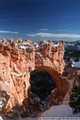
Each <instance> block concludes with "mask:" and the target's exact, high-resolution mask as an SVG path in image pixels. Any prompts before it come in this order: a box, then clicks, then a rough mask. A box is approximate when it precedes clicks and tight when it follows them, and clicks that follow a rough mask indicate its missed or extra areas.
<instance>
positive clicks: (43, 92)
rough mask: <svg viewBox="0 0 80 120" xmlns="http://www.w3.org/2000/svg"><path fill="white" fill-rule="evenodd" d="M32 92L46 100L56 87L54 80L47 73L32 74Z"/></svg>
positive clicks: (38, 71)
mask: <svg viewBox="0 0 80 120" xmlns="http://www.w3.org/2000/svg"><path fill="white" fill-rule="evenodd" d="M30 84H31V92H32V93H34V94H36V95H37V96H38V97H39V98H40V99H41V100H45V99H46V98H47V97H48V96H49V95H50V92H51V91H52V90H53V89H54V88H55V87H56V85H55V83H54V80H53V78H52V77H51V76H50V75H49V74H48V73H47V72H45V71H40V70H37V71H36V70H35V71H32V72H31V74H30Z"/></svg>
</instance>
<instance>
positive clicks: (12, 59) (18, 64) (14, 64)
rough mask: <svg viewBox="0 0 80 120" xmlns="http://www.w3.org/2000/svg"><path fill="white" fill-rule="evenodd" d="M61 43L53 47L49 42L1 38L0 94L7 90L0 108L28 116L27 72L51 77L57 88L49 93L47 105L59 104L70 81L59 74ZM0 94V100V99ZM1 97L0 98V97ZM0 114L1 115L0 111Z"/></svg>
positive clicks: (61, 69)
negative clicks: (42, 73) (36, 71)
mask: <svg viewBox="0 0 80 120" xmlns="http://www.w3.org/2000/svg"><path fill="white" fill-rule="evenodd" d="M63 57H64V42H63V41H59V42H58V43H56V44H54V43H53V42H51V41H43V42H41V43H39V44H38V43H36V42H34V43H33V42H32V41H30V40H25V41H22V39H18V40H13V39H11V40H8V41H7V40H4V39H0V91H3V94H4V91H6V94H7V96H8V97H7V98H8V100H7V98H5V99H6V101H7V103H6V106H5V107H4V105H3V106H1V108H3V109H4V111H5V110H6V112H8V111H10V110H11V109H13V108H16V109H18V110H20V109H24V107H25V110H24V111H26V114H27V113H28V101H29V98H30V83H29V79H30V72H31V71H33V70H45V71H47V72H48V73H49V74H50V75H51V76H52V77H53V78H54V81H55V84H56V89H54V90H53V91H52V92H51V99H50V105H54V104H62V103H63V101H64V98H65V96H66V94H67V93H68V91H69V82H68V81H67V80H66V79H62V78H61V77H60V75H61V74H62V73H63V71H64V67H65V63H64V60H63ZM3 94H0V100H2V99H1V98H2V97H3ZM1 95H2V96H1ZM0 113H2V114H3V112H2V111H1V109H0Z"/></svg>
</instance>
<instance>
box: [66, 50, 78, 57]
mask: <svg viewBox="0 0 80 120" xmlns="http://www.w3.org/2000/svg"><path fill="white" fill-rule="evenodd" d="M64 56H68V57H80V50H78V51H66V52H65V53H64Z"/></svg>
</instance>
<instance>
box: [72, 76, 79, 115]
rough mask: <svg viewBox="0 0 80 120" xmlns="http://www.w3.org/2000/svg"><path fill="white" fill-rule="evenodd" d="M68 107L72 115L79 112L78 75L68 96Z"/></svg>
mask: <svg viewBox="0 0 80 120" xmlns="http://www.w3.org/2000/svg"><path fill="white" fill-rule="evenodd" d="M70 106H71V107H72V108H73V113H78V112H80V75H79V76H78V77H77V78H76V79H75V81H74V84H73V89H72V92H71V95H70Z"/></svg>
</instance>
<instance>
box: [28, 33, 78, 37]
mask: <svg viewBox="0 0 80 120" xmlns="http://www.w3.org/2000/svg"><path fill="white" fill-rule="evenodd" d="M26 35H27V36H31V37H50V38H65V37H66V38H80V35H79V34H54V33H35V34H26Z"/></svg>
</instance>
